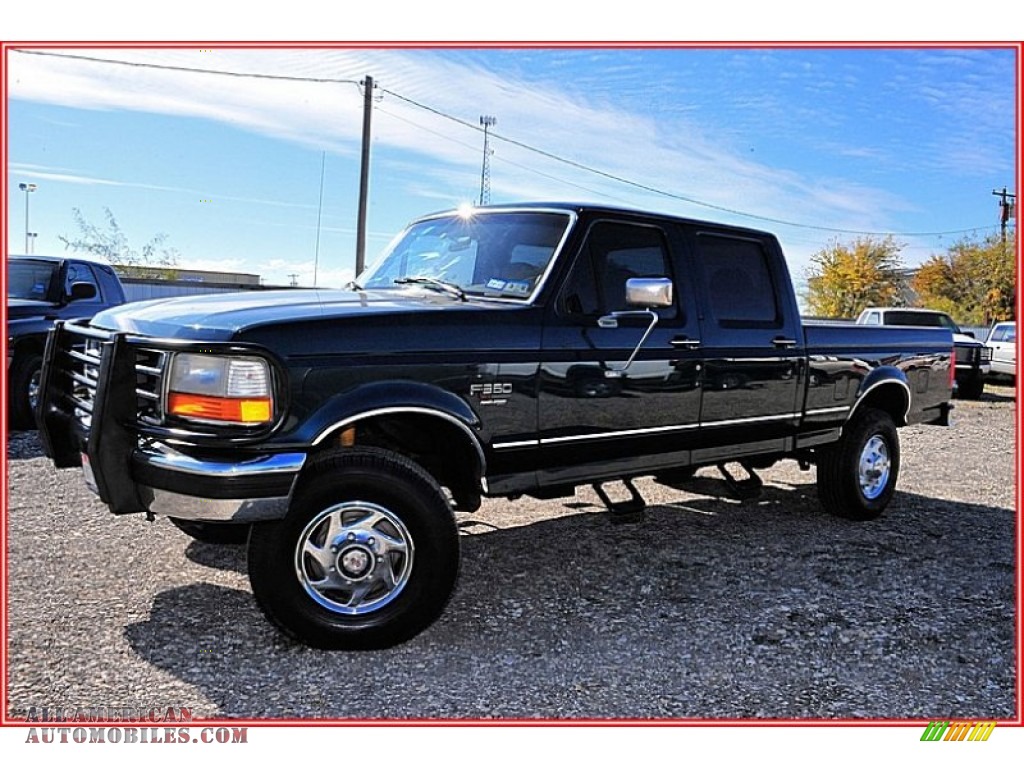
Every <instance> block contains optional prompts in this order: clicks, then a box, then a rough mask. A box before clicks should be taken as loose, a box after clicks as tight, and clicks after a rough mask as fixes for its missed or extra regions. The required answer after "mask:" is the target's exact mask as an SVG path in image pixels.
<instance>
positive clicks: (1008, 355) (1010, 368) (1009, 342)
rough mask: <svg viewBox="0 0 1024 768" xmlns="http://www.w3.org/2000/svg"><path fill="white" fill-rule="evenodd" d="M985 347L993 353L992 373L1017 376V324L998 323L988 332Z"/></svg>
mask: <svg viewBox="0 0 1024 768" xmlns="http://www.w3.org/2000/svg"><path fill="white" fill-rule="evenodd" d="M985 346H986V347H988V348H989V350H991V352H992V371H991V372H992V373H995V374H999V375H1002V376H1009V377H1010V378H1016V376H1017V323H1016V322H1008V323H996V324H995V325H993V326H992V328H991V330H990V331H989V332H988V338H987V339H985Z"/></svg>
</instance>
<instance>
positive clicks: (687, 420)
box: [538, 219, 701, 485]
mask: <svg viewBox="0 0 1024 768" xmlns="http://www.w3.org/2000/svg"><path fill="white" fill-rule="evenodd" d="M670 235H671V233H670V232H667V231H666V230H665V229H663V228H662V227H659V226H653V225H650V224H647V223H639V222H631V221H620V220H610V219H606V220H601V221H597V222H594V223H593V224H591V226H590V228H589V230H588V232H587V236H586V238H585V240H584V243H583V246H582V247H581V249H580V251H579V252H578V253H577V254H576V257H575V261H574V263H573V265H572V268H571V271H570V273H569V275H568V276H567V278H566V280H565V282H564V284H563V286H562V289H561V291H560V292H559V294H558V295H557V297H556V299H555V302H554V304H553V306H552V307H550V309H549V314H548V317H547V319H546V322H545V328H544V336H543V342H542V344H543V351H542V358H541V359H542V364H541V375H540V395H539V397H540V403H539V416H540V451H541V455H540V462H539V468H538V470H539V471H538V479H539V480H540V482H541V484H542V485H545V484H552V483H564V482H571V481H573V480H576V479H579V478H585V477H587V476H592V474H593V472H594V470H595V466H594V465H595V464H600V465H602V466H601V467H599V468H598V469H599V471H601V472H603V471H608V472H609V473H617V472H621V473H628V472H630V471H634V470H638V469H640V468H647V469H650V468H653V464H652V462H654V463H657V464H659V466H664V467H669V466H676V465H678V464H682V463H686V462H687V461H688V459H689V450H688V449H689V447H690V445H691V444H692V441H693V440H694V439H695V438H696V432H697V430H696V429H695V427H696V426H697V424H698V419H699V414H700V404H701V389H700V376H701V365H700V361H701V358H700V348H699V338H700V336H699V331H698V325H697V317H696V312H695V311H694V304H693V299H692V292H691V288H690V281H689V280H688V279H687V276H686V275H685V274H679V272H678V271H677V269H676V265H677V264H679V262H678V261H677V260H675V259H673V253H672V249H671V247H670V243H671V237H670ZM630 278H668V279H670V280H671V281H672V286H673V298H672V303H671V305H670V306H665V307H659V308H658V309H656V310H653V311H654V312H656V314H657V322H656V323H655V324H654V325H653V328H651V330H650V333H649V334H648V335H647V336H646V338H645V333H647V331H648V328H649V326H650V325H651V317H652V316H651V315H650V314H646V315H645V314H644V313H642V312H638V311H637V310H639V309H640V307H637V306H630V305H629V304H628V303H627V302H626V281H627V280H629V279H630ZM612 313H628V314H627V315H625V316H623V315H621V314H620V315H619V316H618V317H616V318H615V319H614V321H613V320H612V318H611V316H612ZM641 341H642V343H641ZM634 355H635V356H634ZM631 358H633V359H632V361H631V362H630V359H631Z"/></svg>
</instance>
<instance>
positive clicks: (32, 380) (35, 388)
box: [9, 352, 43, 429]
mask: <svg viewBox="0 0 1024 768" xmlns="http://www.w3.org/2000/svg"><path fill="white" fill-rule="evenodd" d="M42 371H43V356H42V355H40V354H38V353H34V352H30V353H28V354H22V355H19V356H18V357H16V358H15V359H14V362H13V363H12V364H11V370H10V379H9V381H10V401H9V402H10V411H9V414H10V419H11V429H35V428H36V417H35V407H36V402H37V401H38V399H39V382H40V378H41V376H42Z"/></svg>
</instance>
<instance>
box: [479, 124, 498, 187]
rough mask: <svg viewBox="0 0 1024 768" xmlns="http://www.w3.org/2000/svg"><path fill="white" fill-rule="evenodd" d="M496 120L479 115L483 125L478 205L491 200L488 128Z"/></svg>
mask: <svg viewBox="0 0 1024 768" xmlns="http://www.w3.org/2000/svg"><path fill="white" fill-rule="evenodd" d="M497 122H498V118H496V117H493V116H491V115H480V125H482V126H483V127H484V162H483V166H482V167H481V168H480V205H487V204H488V203H489V202H491V145H490V141H489V139H490V137H489V136H488V133H487V132H488V130H489V129H490V127H491V126H492V125H494V124H495V123H497Z"/></svg>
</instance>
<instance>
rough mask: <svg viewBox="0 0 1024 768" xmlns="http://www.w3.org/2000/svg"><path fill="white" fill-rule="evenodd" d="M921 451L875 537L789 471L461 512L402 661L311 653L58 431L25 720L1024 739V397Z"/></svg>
mask: <svg viewBox="0 0 1024 768" xmlns="http://www.w3.org/2000/svg"><path fill="white" fill-rule="evenodd" d="M955 417H956V420H957V423H956V426H955V427H954V428H953V429H941V428H937V427H912V428H908V429H904V430H901V437H902V445H903V470H902V474H901V481H900V485H899V491H898V492H897V495H896V497H895V499H894V501H893V503H892V505H891V506H890V508H889V510H888V511H887V513H886V514H885V515H884V516H883V517H882V518H881V519H879V520H877V521H874V522H870V523H851V522H848V521H845V520H839V519H835V518H832V517H830V516H828V515H826V514H824V513H823V512H822V511H821V509H820V507H819V506H818V503H817V498H816V495H815V489H814V484H813V482H814V474H813V472H810V473H804V472H800V471H799V470H798V468H797V467H796V465H795V464H793V463H791V462H786V463H784V464H781V465H779V466H777V467H775V468H773V469H772V470H769V471H767V472H766V473H765V480H766V482H767V483H768V486H767V487H766V490H765V493H764V495H763V496H762V498H760V499H759V500H756V501H748V502H744V503H740V502H737V501H733V500H730V499H728V498H725V497H724V496H723V495H722V490H723V489H722V485H721V483H720V481H717V480H715V479H714V478H715V473H714V472H711V471H708V470H703V471H702V472H701V473H700V474H699V475H698V477H697V479H696V480H695V481H694V482H693V483H692V484H691V485H690V486H688V488H687V490H686V491H682V490H677V489H672V488H668V487H665V486H659V485H656V484H654V483H653V482H649V481H648V482H642V483H640V484H639V485H640V487H641V489H642V490H643V492H644V494H645V496H646V497H647V499H648V501H649V502H650V505H651V506H650V507H649V509H648V510H647V512H646V513H645V515H644V518H643V520H642V521H640V522H635V523H616V522H612V521H611V520H610V519H609V516H608V515H607V514H605V513H603V512H602V511H601V510H600V508H599V506H598V504H597V498H596V496H594V495H593V494H592V493H591V492H590V491H587V492H581V493H580V495H579V497H578V498H577V499H576V500H575V501H570V502H568V503H567V502H565V501H553V502H537V501H532V500H528V499H522V500H520V501H518V502H515V503H510V502H504V501H492V502H487V503H485V505H484V507H483V508H482V509H481V510H480V511H479V512H477V513H475V514H473V515H460V522H461V523H462V527H463V532H464V537H463V545H464V547H463V551H464V559H463V567H462V577H461V582H460V586H459V589H458V591H457V593H456V595H455V597H454V599H453V600H452V603H451V604H450V605H449V607H448V610H447V612H446V614H445V615H444V616H443V617H442V619H441V620H440V621H439V622H438V623H437V624H436V625H434V626H433V627H432V628H431V629H430V630H428V631H427V632H426V633H424V634H422V635H420V636H419V637H418V638H416V639H414V640H413V641H412V642H410V643H408V644H406V645H404V646H401V647H399V648H396V649H393V650H390V651H382V652H372V653H357V654H346V653H328V652H323V651H315V650H311V649H308V648H305V647H303V646H299V645H296V644H294V643H292V642H290V641H288V640H286V639H285V638H283V637H282V636H281V635H279V634H278V633H277V632H276V631H275V630H274V629H273V628H272V627H271V626H270V625H269V624H268V623H266V622H265V621H264V619H263V618H262V616H261V614H260V613H259V611H258V609H257V608H256V606H255V603H254V602H253V599H252V595H251V592H250V590H249V583H248V579H247V577H246V575H245V551H244V548H242V547H215V546H211V545H205V544H200V543H197V542H194V541H192V540H191V539H189V538H188V537H186V536H185V535H184V534H183V533H181V532H179V531H178V530H177V529H176V528H174V527H173V526H172V525H171V524H170V523H169V522H168V521H167V520H164V519H160V520H157V521H156V522H155V523H147V522H146V521H145V520H144V519H143V518H142V517H141V516H130V517H127V518H115V517H114V516H112V515H110V514H109V513H108V512H107V511H106V508H105V507H104V506H102V505H101V504H99V503H98V502H97V501H96V500H95V499H94V497H93V496H92V495H91V494H90V493H89V492H88V491H87V490H86V489H85V487H84V484H83V482H82V479H81V477H80V473H79V472H78V471H77V470H64V471H57V470H54V469H52V468H51V467H50V465H49V463H48V461H47V460H46V459H44V458H43V457H42V456H41V453H40V449H39V444H38V441H37V440H36V437H35V435H34V433H13V434H11V435H10V436H9V446H8V459H9V463H8V472H9V485H8V489H9V510H8V529H7V531H8V547H9V561H10V563H9V569H10V570H9V576H10V582H9V585H8V595H7V599H8V602H7V606H8V622H9V643H10V645H9V649H8V652H9V656H8V658H9V669H8V675H9V692H8V695H9V702H8V704H9V709H8V715H9V716H11V717H22V716H24V713H25V711H26V710H27V708H28V707H32V706H36V707H42V706H49V707H55V706H88V707H95V706H108V707H114V706H118V707H122V706H132V707H146V708H147V709H148V708H149V707H151V706H157V707H160V708H164V707H168V706H173V707H191V708H192V710H193V713H194V715H195V716H196V717H230V718H235V717H239V718H274V717H302V718H420V717H426V718H534V717H539V718H608V717H611V718H761V717H784V718H915V719H928V718H932V717H957V718H1011V717H1013V716H1014V714H1015V710H1016V706H1015V704H1016V703H1015V679H1016V669H1015V657H1014V626H1015V603H1014V600H1015V595H1014V584H1015V572H1016V562H1015V536H1016V534H1017V530H1016V512H1015V467H1014V441H1015V417H1016V405H1015V402H1014V391H1013V390H1012V389H1009V388H1005V387H992V386H989V387H988V388H987V391H986V395H985V397H984V399H983V400H982V401H980V402H965V401H959V402H958V405H957V410H956V412H955Z"/></svg>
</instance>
